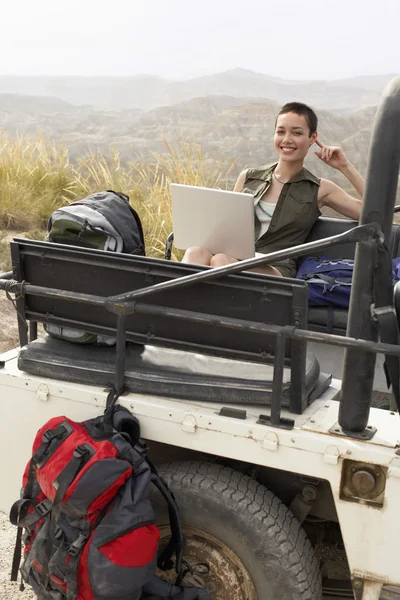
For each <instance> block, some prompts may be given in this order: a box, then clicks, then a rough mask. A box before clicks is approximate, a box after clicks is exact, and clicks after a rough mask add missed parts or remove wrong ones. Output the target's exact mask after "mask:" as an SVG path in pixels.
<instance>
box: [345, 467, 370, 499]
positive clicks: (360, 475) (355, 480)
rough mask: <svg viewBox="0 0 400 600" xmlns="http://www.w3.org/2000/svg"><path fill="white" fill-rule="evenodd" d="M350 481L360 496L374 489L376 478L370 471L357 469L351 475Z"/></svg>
mask: <svg viewBox="0 0 400 600" xmlns="http://www.w3.org/2000/svg"><path fill="white" fill-rule="evenodd" d="M351 483H352V484H353V487H354V489H355V491H356V492H357V493H358V494H360V496H366V495H368V494H370V493H371V492H372V491H373V490H374V488H375V486H376V479H375V476H374V474H373V473H371V472H370V471H367V470H366V469H357V470H356V471H355V472H354V473H353V475H352V477H351Z"/></svg>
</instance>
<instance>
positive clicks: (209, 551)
mask: <svg viewBox="0 0 400 600" xmlns="http://www.w3.org/2000/svg"><path fill="white" fill-rule="evenodd" d="M159 529H160V532H161V539H160V545H161V547H162V545H163V541H164V543H166V542H167V540H168V539H169V536H170V528H169V526H168V525H162V526H161V527H159ZM183 535H184V537H185V541H186V546H185V556H184V558H185V560H186V561H187V562H188V563H189V564H190V565H191V567H192V569H193V573H192V574H190V573H188V575H186V576H185V578H184V580H183V584H184V585H190V586H193V587H196V586H198V587H203V588H206V589H207V590H208V591H209V592H210V594H211V598H212V600H266V598H260V597H259V596H258V593H257V591H256V588H255V585H254V583H253V581H252V578H251V577H250V574H249V572H248V570H247V568H246V566H245V565H244V564H243V562H242V561H241V560H240V558H239V557H238V556H237V554H236V553H235V552H233V550H231V549H230V548H229V547H228V546H226V544H224V543H223V542H222V541H221V540H219V539H217V538H216V537H214V536H213V535H211V534H209V533H207V532H205V531H201V530H200V529H196V528H194V527H186V526H185V527H184V528H183ZM157 574H158V575H159V576H160V577H162V578H163V579H165V580H167V581H169V583H173V582H174V580H175V577H176V573H175V571H173V570H172V571H169V572H164V571H159V572H158V573H157Z"/></svg>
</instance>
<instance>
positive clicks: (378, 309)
mask: <svg viewBox="0 0 400 600" xmlns="http://www.w3.org/2000/svg"><path fill="white" fill-rule="evenodd" d="M374 299H375V304H374V305H373V306H372V315H373V317H374V318H375V319H376V321H377V322H378V326H379V334H380V339H381V342H384V343H386V344H394V345H398V344H399V326H398V321H397V315H396V310H395V308H394V305H393V281H392V258H391V254H390V252H389V249H388V247H387V246H386V244H378V245H377V260H376V263H375V274H374ZM399 361H400V359H399V357H398V356H393V355H389V354H387V355H385V365H384V368H385V374H386V379H387V382H388V387H389V386H390V384H391V385H392V392H393V395H394V398H395V400H396V404H397V410H398V411H399V412H400V362H399Z"/></svg>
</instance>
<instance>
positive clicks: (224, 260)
mask: <svg viewBox="0 0 400 600" xmlns="http://www.w3.org/2000/svg"><path fill="white" fill-rule="evenodd" d="M236 262H239V261H238V259H237V258H234V257H233V256H229V254H214V256H213V257H212V258H211V262H210V265H211V266H212V267H224V266H225V265H232V264H233V263H236Z"/></svg>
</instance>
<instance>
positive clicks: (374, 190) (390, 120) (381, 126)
mask: <svg viewBox="0 0 400 600" xmlns="http://www.w3.org/2000/svg"><path fill="white" fill-rule="evenodd" d="M399 167H400V76H399V77H396V78H395V79H393V80H392V81H391V82H390V83H389V85H388V86H387V87H386V89H385V91H384V92H383V95H382V99H381V102H380V105H379V107H378V111H377V113H376V117H375V122H374V128H373V133H372V142H371V148H370V153H369V159H368V169H367V179H366V188H365V193H364V200H363V204H362V212H361V219H360V225H366V224H369V223H372V222H373V223H378V224H379V225H380V227H381V229H382V231H383V234H384V236H385V239H386V240H388V239H389V238H390V234H391V230H392V221H393V211H394V206H395V202H396V191H397V186H398V181H399ZM374 257H375V248H374V243H373V242H371V241H360V242H359V243H358V244H357V249H356V255H355V267H354V275H353V285H352V293H351V299H350V308H349V319H348V326H347V336H349V337H354V338H358V339H364V340H372V341H376V340H377V337H378V332H377V328H376V325H375V324H374V321H373V318H372V315H371V305H372V304H373V302H374V299H373V265H374V260H375V258H374ZM375 360H376V356H375V354H372V353H368V352H365V351H363V350H358V349H355V348H349V349H348V350H346V352H345V359H344V370H343V383H342V390H341V398H340V409H339V424H340V426H341V427H342V428H343V429H344V430H347V431H350V432H361V431H362V430H364V429H365V427H366V426H367V424H368V418H369V411H370V406H371V397H372V386H373V379H374V371H375Z"/></svg>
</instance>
